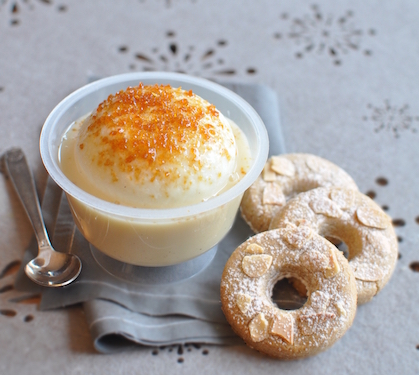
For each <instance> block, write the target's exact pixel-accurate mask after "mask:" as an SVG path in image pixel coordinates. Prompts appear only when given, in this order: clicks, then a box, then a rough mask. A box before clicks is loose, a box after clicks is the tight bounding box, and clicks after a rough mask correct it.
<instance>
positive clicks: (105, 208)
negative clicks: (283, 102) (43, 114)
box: [39, 72, 269, 220]
mask: <svg viewBox="0 0 419 375" xmlns="http://www.w3.org/2000/svg"><path fill="white" fill-rule="evenodd" d="M142 79H147V80H149V79H155V80H156V83H158V80H160V81H161V80H176V81H179V83H180V84H181V83H186V84H188V83H189V84H193V85H199V86H201V87H202V88H204V89H208V90H211V91H213V92H215V93H216V94H219V95H221V96H223V97H224V98H226V99H227V100H228V101H230V102H232V103H233V104H234V105H235V106H236V107H238V108H239V109H240V111H241V112H242V113H243V114H244V115H245V116H246V117H248V118H249V119H250V122H251V123H252V125H253V130H254V131H255V134H256V138H257V142H258V143H259V152H258V153H257V155H256V157H255V159H254V162H253V164H252V166H251V168H250V169H249V171H248V172H247V173H246V175H245V176H244V177H243V178H242V179H241V180H240V181H239V182H238V183H237V184H236V185H234V186H232V187H231V188H230V189H228V190H226V191H225V192H223V193H222V194H220V195H218V196H215V197H213V198H211V199H209V200H207V201H205V202H199V203H196V204H193V205H188V206H183V207H175V208H167V209H166V208H165V209H149V208H135V207H129V206H123V205H118V204H116V203H112V202H108V201H105V200H103V199H101V198H98V197H95V196H94V195H92V194H90V193H87V192H86V191H84V190H82V189H81V188H79V187H78V186H77V185H76V184H75V183H73V182H72V181H71V180H70V179H69V178H68V177H67V176H66V175H65V174H64V173H63V172H62V170H61V168H60V166H59V164H58V159H57V155H53V154H52V150H51V148H50V147H49V140H50V137H51V136H52V134H53V130H54V127H55V125H56V124H57V123H58V121H59V119H60V118H61V117H62V116H63V115H64V113H66V111H68V110H69V109H70V108H71V107H72V106H73V105H74V104H75V103H77V102H78V101H79V100H81V99H83V98H84V97H86V96H87V95H89V94H92V93H93V92H95V91H97V90H101V89H103V88H105V87H107V86H110V85H113V84H118V83H123V82H125V81H127V82H128V81H133V80H138V82H141V80H142ZM127 87H128V84H127ZM69 125H70V124H69ZM60 137H62V135H60ZM39 148H40V154H41V159H42V162H43V164H44V166H45V168H46V170H47V172H48V174H49V175H50V177H51V178H52V179H53V180H54V181H55V182H56V183H57V185H59V186H60V187H61V188H62V189H63V190H64V191H65V192H66V193H67V194H68V195H70V196H72V197H73V198H75V199H77V200H78V201H80V202H82V203H84V204H85V205H87V206H90V207H92V208H94V209H97V210H99V211H102V212H106V213H108V214H112V215H114V216H119V217H124V218H132V219H145V220H162V219H167V220H170V219H178V218H182V217H189V216H194V215H199V214H201V213H203V212H206V211H210V210H213V209H215V208H217V207H220V206H222V205H225V204H227V203H229V202H230V201H232V200H234V199H235V198H236V197H238V196H239V195H241V194H243V193H244V191H245V190H246V189H247V188H249V187H250V185H251V184H252V183H253V182H254V181H255V180H256V178H257V177H258V176H259V174H260V173H261V171H262V169H263V167H264V165H265V163H266V160H267V157H268V148H269V139H268V133H267V130H266V128H265V125H264V123H263V121H262V119H261V118H260V116H259V115H258V113H257V112H256V111H255V109H254V108H253V107H252V106H251V105H250V104H249V103H247V102H246V101H245V100H244V99H243V98H242V97H240V96H239V95H238V94H236V93H234V92H233V91H231V90H229V89H227V88H226V87H224V86H222V85H220V84H218V83H215V82H213V81H209V80H207V79H205V78H201V77H195V76H191V75H187V74H183V73H172V72H136V73H125V74H119V75H114V76H110V77H106V78H102V79H100V80H97V81H94V82H92V83H89V84H87V85H85V86H82V87H81V88H79V89H77V90H76V91H74V92H73V93H71V94H70V95H68V96H67V97H65V98H64V99H63V100H61V101H60V102H59V103H58V104H57V105H56V107H55V108H54V109H53V110H52V111H51V113H50V114H49V116H48V117H47V118H46V120H45V123H44V125H43V127H42V130H41V134H40V140H39Z"/></svg>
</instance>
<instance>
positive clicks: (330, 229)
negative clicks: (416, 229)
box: [271, 188, 398, 304]
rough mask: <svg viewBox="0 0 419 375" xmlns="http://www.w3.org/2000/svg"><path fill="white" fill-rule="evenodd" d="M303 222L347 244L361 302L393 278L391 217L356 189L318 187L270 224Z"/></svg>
mask: <svg viewBox="0 0 419 375" xmlns="http://www.w3.org/2000/svg"><path fill="white" fill-rule="evenodd" d="M300 223H304V224H305V225H308V226H310V227H311V228H312V229H313V230H314V231H315V232H317V233H319V234H320V235H322V236H325V237H332V238H337V239H339V240H341V241H343V242H344V243H345V244H346V246H347V248H348V253H349V255H348V259H349V265H350V267H351V269H352V271H353V273H354V275H355V279H356V285H357V291H358V304H362V303H365V302H368V301H370V300H371V299H372V298H373V297H374V296H375V295H376V294H377V293H378V292H379V291H380V290H381V289H382V288H383V287H384V285H385V284H386V283H387V282H388V280H389V279H390V277H391V275H392V273H393V271H394V268H395V265H396V261H397V256H398V244H397V237H396V234H395V232H394V228H393V226H392V223H391V219H390V217H389V216H388V215H387V214H386V213H385V212H384V211H383V210H382V209H381V208H380V207H379V206H378V205H377V204H376V203H375V202H374V201H373V200H372V199H371V198H369V197H368V196H366V195H364V194H362V193H360V192H359V191H356V190H351V189H342V188H318V189H314V190H311V191H308V192H305V193H302V194H300V195H298V196H297V197H295V198H294V199H292V200H290V201H289V202H288V203H287V205H286V206H285V207H284V208H283V209H282V210H281V211H280V212H278V213H277V215H276V216H275V217H274V218H273V219H272V222H271V228H279V227H285V226H287V225H289V224H294V225H297V226H298V225H299V224H300Z"/></svg>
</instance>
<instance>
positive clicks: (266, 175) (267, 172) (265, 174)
mask: <svg viewBox="0 0 419 375" xmlns="http://www.w3.org/2000/svg"><path fill="white" fill-rule="evenodd" d="M262 178H263V180H264V181H266V182H273V181H276V173H275V172H274V171H273V170H272V169H271V167H270V165H269V164H268V163H267V164H266V165H265V168H263V171H262Z"/></svg>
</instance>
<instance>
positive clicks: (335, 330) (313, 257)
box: [221, 226, 357, 359]
mask: <svg viewBox="0 0 419 375" xmlns="http://www.w3.org/2000/svg"><path fill="white" fill-rule="evenodd" d="M254 244H256V245H258V246H259V247H261V248H262V249H263V253H262V254H261V253H260V252H258V253H257V254H255V253H254V252H253V251H252V249H253V248H255V245H254ZM249 249H250V252H249ZM261 255H264V262H263V263H259V262H260V261H261V258H260V257H261ZM249 257H255V258H254V259H253V258H249ZM256 257H257V258H256ZM270 258H271V259H270ZM245 259H246V260H245ZM253 260H254V262H253ZM243 262H244V263H243ZM243 264H244V268H243ZM252 264H253V265H254V269H253V270H252V272H250V276H249V272H248V271H247V270H248V269H249V267H250V268H251V265H252ZM261 264H262V267H261ZM266 265H269V267H266ZM257 270H259V272H258V271H257ZM291 277H295V278H298V279H300V280H301V281H302V282H303V283H304V284H305V285H306V287H307V292H308V299H307V302H306V304H305V305H304V306H303V307H301V308H300V309H298V310H289V311H287V310H282V309H279V308H278V307H277V306H276V305H275V304H274V303H273V302H272V300H271V293H272V289H273V287H274V285H275V283H276V282H277V281H279V280H280V279H282V278H291ZM221 302H222V309H223V312H224V314H225V316H226V318H227V321H228V322H229V323H230V325H231V326H232V328H233V330H234V331H235V332H236V333H237V334H238V335H239V336H241V337H242V338H243V340H244V341H245V342H246V343H247V345H249V346H250V347H252V348H254V349H256V350H258V351H260V352H263V353H266V354H268V355H270V356H274V357H278V358H282V359H294V358H303V357H307V356H310V355H314V354H316V353H319V352H321V351H323V350H325V349H327V348H329V347H330V346H331V345H333V344H334V343H335V342H336V341H337V340H338V339H339V338H340V337H342V336H343V334H344V333H345V332H346V330H347V329H348V328H349V327H350V326H351V324H352V322H353V319H354V317H355V312H356V304H357V296H356V284H355V279H354V276H353V273H352V272H351V270H350V268H349V265H348V261H347V260H346V258H345V257H344V256H343V255H342V254H341V253H340V252H339V251H338V250H337V249H336V247H335V246H333V245H332V244H331V243H330V242H329V241H327V240H325V239H324V238H323V237H321V236H319V235H318V234H316V233H314V232H313V231H311V230H310V229H309V228H307V227H302V226H301V227H298V228H297V227H288V228H281V229H276V230H271V231H266V232H263V233H260V234H257V235H255V236H253V237H251V238H250V239H248V240H247V241H246V242H244V243H243V244H242V245H240V246H239V247H238V248H237V249H236V250H235V251H234V252H233V254H232V255H231V257H230V259H229V260H228V261H227V264H226V266H225V269H224V272H223V275H222V280H221Z"/></svg>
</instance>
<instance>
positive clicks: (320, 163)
mask: <svg viewBox="0 0 419 375" xmlns="http://www.w3.org/2000/svg"><path fill="white" fill-rule="evenodd" d="M322 186H325V187H327V186H341V187H348V188H351V189H357V186H356V184H355V182H354V181H353V179H352V178H351V177H350V176H349V175H348V174H347V173H346V172H345V171H344V170H343V169H341V168H339V167H338V166H337V165H335V164H333V163H331V162H330V161H328V160H325V159H323V158H320V157H318V156H315V155H311V154H285V155H280V156H272V157H271V158H269V160H268V161H267V162H266V165H265V168H264V170H263V172H262V174H261V175H260V176H259V177H258V179H257V180H256V181H255V182H254V183H253V185H252V186H250V188H249V189H248V190H247V191H246V192H245V193H244V195H243V199H242V202H241V205H240V210H241V214H242V217H243V219H244V220H245V221H246V222H247V224H248V225H249V226H250V228H251V229H252V230H253V231H254V232H255V233H259V232H263V231H265V230H267V229H268V228H269V224H270V221H271V219H272V217H273V216H274V215H275V214H276V212H278V210H279V209H280V208H281V207H282V206H284V205H285V203H286V202H287V201H288V200H289V199H291V198H292V197H294V196H295V195H297V194H298V193H302V192H305V191H308V190H311V189H315V188H317V187H322Z"/></svg>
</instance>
